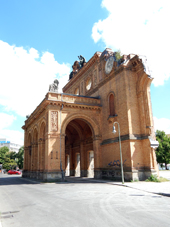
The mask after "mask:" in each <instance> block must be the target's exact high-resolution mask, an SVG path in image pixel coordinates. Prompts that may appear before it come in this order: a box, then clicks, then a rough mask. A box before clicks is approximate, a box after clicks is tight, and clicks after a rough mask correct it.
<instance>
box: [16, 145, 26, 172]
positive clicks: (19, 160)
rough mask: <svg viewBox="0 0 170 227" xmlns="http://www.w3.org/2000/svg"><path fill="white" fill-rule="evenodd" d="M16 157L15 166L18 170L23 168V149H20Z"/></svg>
mask: <svg viewBox="0 0 170 227" xmlns="http://www.w3.org/2000/svg"><path fill="white" fill-rule="evenodd" d="M16 157H17V164H18V167H19V168H20V169H22V168H23V162H24V147H21V148H20V149H19V151H18V153H17V155H16Z"/></svg>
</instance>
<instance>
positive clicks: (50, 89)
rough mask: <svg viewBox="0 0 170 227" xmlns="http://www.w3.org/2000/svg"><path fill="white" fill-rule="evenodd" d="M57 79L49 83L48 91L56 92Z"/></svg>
mask: <svg viewBox="0 0 170 227" xmlns="http://www.w3.org/2000/svg"><path fill="white" fill-rule="evenodd" d="M58 85H59V81H58V80H57V79H55V80H54V83H52V84H50V86H49V91H51V92H58Z"/></svg>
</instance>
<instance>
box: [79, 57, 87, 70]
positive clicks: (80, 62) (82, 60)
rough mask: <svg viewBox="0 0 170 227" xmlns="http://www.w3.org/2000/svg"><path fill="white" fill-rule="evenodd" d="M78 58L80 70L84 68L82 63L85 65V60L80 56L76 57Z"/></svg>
mask: <svg viewBox="0 0 170 227" xmlns="http://www.w3.org/2000/svg"><path fill="white" fill-rule="evenodd" d="M78 58H79V60H80V61H79V65H80V68H82V67H83V66H84V63H86V59H85V58H84V57H83V56H82V55H80V56H78Z"/></svg>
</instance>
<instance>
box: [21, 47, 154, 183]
mask: <svg viewBox="0 0 170 227" xmlns="http://www.w3.org/2000/svg"><path fill="white" fill-rule="evenodd" d="M109 57H114V59H115V55H114V53H113V52H112V50H111V49H106V50H105V51H104V52H103V53H100V52H96V53H95V54H94V56H93V57H92V58H91V59H90V60H89V61H88V62H87V63H86V64H84V66H83V67H82V68H80V69H79V70H78V71H77V72H76V73H74V76H73V77H72V78H71V79H70V81H69V82H68V83H67V84H66V85H65V87H64V88H63V92H64V93H62V94H59V93H54V92H48V93H47V94H46V96H45V99H44V100H43V101H42V102H41V103H40V105H39V106H38V107H37V108H36V110H35V111H34V112H33V113H32V114H31V116H30V117H29V118H28V119H27V120H26V121H25V125H24V126H23V129H24V130H25V143H24V147H25V153H24V155H25V156H24V171H23V176H24V177H34V178H40V179H44V180H50V179H60V178H62V174H66V175H72V176H87V177H93V176H94V177H95V178H104V177H105V178H114V179H116V178H120V176H121V175H120V150H119V139H118V138H119V137H118V133H116V134H113V133H112V131H113V123H114V122H118V123H119V125H120V134H121V145H122V156H123V168H124V175H125V179H126V180H134V179H139V180H143V179H145V178H147V177H148V176H150V174H152V173H156V172H157V171H158V169H157V163H156V156H155V151H154V149H153V148H152V147H151V143H150V139H152V140H153V141H154V140H155V134H154V127H153V126H154V124H153V116H152V107H151V99H150V84H151V81H152V78H151V77H150V75H148V74H147V72H146V66H145V65H144V64H143V61H142V59H141V58H140V57H139V56H137V55H128V56H123V57H122V59H121V62H120V61H119V62H118V61H116V59H115V61H114V62H113V67H112V68H111V71H110V72H109V73H108V72H107V73H106V71H105V67H106V62H107V60H108V59H109ZM116 129H117V128H116Z"/></svg>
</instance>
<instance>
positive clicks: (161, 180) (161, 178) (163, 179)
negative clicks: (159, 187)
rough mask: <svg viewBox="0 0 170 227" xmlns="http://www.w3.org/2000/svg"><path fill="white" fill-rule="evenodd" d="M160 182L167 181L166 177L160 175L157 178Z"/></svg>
mask: <svg viewBox="0 0 170 227" xmlns="http://www.w3.org/2000/svg"><path fill="white" fill-rule="evenodd" d="M159 180H160V182H166V181H169V180H168V179H166V178H164V177H160V178H159Z"/></svg>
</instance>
